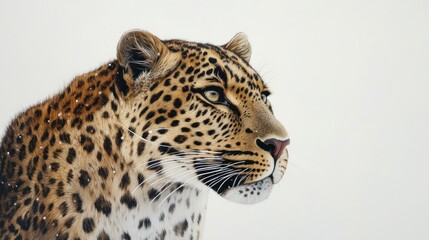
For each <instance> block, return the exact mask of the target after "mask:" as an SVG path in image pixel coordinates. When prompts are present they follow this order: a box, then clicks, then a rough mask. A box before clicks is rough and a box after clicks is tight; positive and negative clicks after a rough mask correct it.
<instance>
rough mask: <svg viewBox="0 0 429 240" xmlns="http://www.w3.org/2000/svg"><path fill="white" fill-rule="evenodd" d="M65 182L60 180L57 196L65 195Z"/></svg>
mask: <svg viewBox="0 0 429 240" xmlns="http://www.w3.org/2000/svg"><path fill="white" fill-rule="evenodd" d="M64 195H65V193H64V183H63V182H59V183H58V185H57V196H58V197H62V196H64Z"/></svg>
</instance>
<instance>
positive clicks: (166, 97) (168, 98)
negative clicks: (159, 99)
mask: <svg viewBox="0 0 429 240" xmlns="http://www.w3.org/2000/svg"><path fill="white" fill-rule="evenodd" d="M163 100H164V101H165V102H169V101H170V100H171V95H165V96H164V98H163Z"/></svg>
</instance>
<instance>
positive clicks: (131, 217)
mask: <svg viewBox="0 0 429 240" xmlns="http://www.w3.org/2000/svg"><path fill="white" fill-rule="evenodd" d="M151 191H153V189H152V190H151V189H147V190H146V189H142V190H140V189H138V190H137V191H132V192H128V193H129V195H128V193H125V194H124V195H122V196H120V194H119V195H115V196H112V198H109V199H107V198H106V199H104V200H103V202H102V201H100V200H99V199H97V200H95V202H94V208H91V210H90V211H89V212H88V213H86V214H84V215H83V216H82V218H83V219H81V220H82V228H83V231H84V232H87V233H89V235H86V236H91V237H90V238H91V239H200V231H201V229H202V228H203V222H204V218H205V216H204V213H205V210H206V204H207V196H208V192H207V191H201V190H199V189H195V188H193V187H188V186H186V187H184V186H180V184H172V186H169V187H167V188H165V189H162V190H160V192H151ZM161 191H162V192H161ZM117 192H118V193H119V192H121V191H119V190H118V191H117ZM97 201H98V202H97ZM107 206H108V208H109V210H106V209H105V207H107ZM107 213H108V214H107ZM90 215H92V216H93V217H92V218H88V217H85V216H90Z"/></svg>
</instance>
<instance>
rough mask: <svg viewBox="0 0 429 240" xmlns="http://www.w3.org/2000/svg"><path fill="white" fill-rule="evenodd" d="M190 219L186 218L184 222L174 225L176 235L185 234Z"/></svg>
mask: <svg viewBox="0 0 429 240" xmlns="http://www.w3.org/2000/svg"><path fill="white" fill-rule="evenodd" d="M188 225H189V224H188V220H186V219H185V220H184V221H182V222H179V223H178V224H176V225H175V226H174V233H175V234H176V236H181V237H183V236H184V235H185V232H186V230H187V229H188Z"/></svg>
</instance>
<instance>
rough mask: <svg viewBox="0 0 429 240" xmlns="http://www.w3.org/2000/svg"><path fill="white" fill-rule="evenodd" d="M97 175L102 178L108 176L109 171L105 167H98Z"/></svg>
mask: <svg viewBox="0 0 429 240" xmlns="http://www.w3.org/2000/svg"><path fill="white" fill-rule="evenodd" d="M98 175H100V177H102V178H103V179H106V178H107V177H108V176H109V171H108V170H107V168H105V167H100V168H99V169H98Z"/></svg>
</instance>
